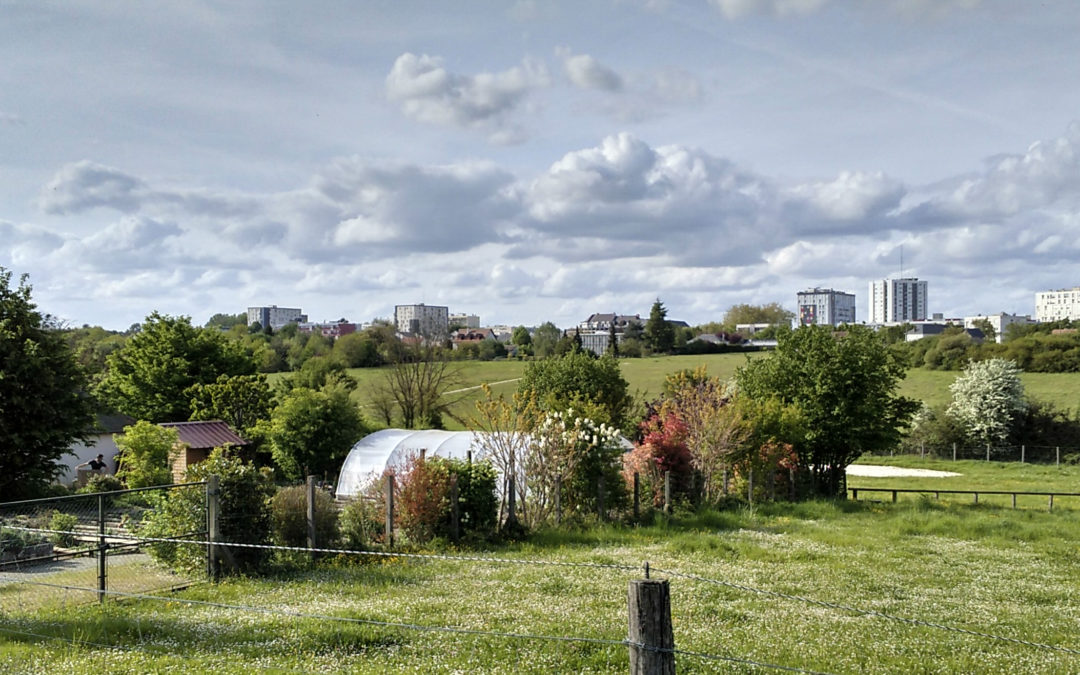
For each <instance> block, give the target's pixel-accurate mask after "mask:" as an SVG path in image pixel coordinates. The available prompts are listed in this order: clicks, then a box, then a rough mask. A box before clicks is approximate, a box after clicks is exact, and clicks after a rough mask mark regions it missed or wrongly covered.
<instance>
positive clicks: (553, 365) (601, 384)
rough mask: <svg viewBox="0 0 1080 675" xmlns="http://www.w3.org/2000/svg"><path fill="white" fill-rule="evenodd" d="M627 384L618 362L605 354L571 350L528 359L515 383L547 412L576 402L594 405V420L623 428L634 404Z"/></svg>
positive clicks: (524, 395)
mask: <svg viewBox="0 0 1080 675" xmlns="http://www.w3.org/2000/svg"><path fill="white" fill-rule="evenodd" d="M628 389H629V385H628V384H627V382H626V380H625V379H624V378H623V376H622V372H621V371H620V369H619V362H618V361H617V360H616V359H614V358H613V357H611V356H610V355H605V356H602V357H600V358H596V357H595V356H594V355H593V354H592V353H591V352H584V351H577V350H575V351H570V352H567V353H566V354H564V355H562V356H560V357H558V358H552V359H545V360H543V361H531V362H530V363H528V364H527V365H526V366H525V371H524V372H523V373H522V375H521V380H520V381H519V382H518V393H519V394H521V395H522V396H523V397H528V396H535V397H536V400H537V401H539V403H540V405H541V407H543V408H544V409H545V410H548V411H550V412H555V411H566V410H568V409H569V408H571V407H574V405H575V403H576V404H579V407H580V404H582V403H589V404H591V405H593V406H595V407H596V408H597V411H596V414H593V415H590V416H591V417H592V418H593V420H594V421H595V422H596V423H607V424H609V425H612V426H614V427H616V428H619V429H622V428H623V427H624V426H625V425H626V422H627V415H628V413H629V410H630V408H631V406H632V405H633V397H632V396H631V395H630V393H629V391H628Z"/></svg>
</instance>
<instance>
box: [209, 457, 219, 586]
mask: <svg viewBox="0 0 1080 675" xmlns="http://www.w3.org/2000/svg"><path fill="white" fill-rule="evenodd" d="M219 485H220V479H219V478H218V477H217V476H216V475H213V474H211V475H209V476H207V477H206V540H207V541H208V542H210V543H209V545H208V546H207V547H206V574H207V576H209V577H210V580H211V581H214V580H216V579H217V578H218V577H219V576H220V575H221V561H220V560H218V551H217V543H216V542H218V541H220V539H221V530H220V525H219V522H218V518H219V516H220V510H221V502H220V499H221V490H220V487H219Z"/></svg>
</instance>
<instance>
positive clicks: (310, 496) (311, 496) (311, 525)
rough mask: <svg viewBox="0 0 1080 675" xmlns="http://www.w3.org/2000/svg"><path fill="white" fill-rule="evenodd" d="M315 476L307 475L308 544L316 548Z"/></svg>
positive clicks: (309, 546)
mask: <svg viewBox="0 0 1080 675" xmlns="http://www.w3.org/2000/svg"><path fill="white" fill-rule="evenodd" d="M315 543H316V542H315V476H308V477H307V545H308V548H315Z"/></svg>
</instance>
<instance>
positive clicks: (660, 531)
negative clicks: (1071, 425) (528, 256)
mask: <svg viewBox="0 0 1080 675" xmlns="http://www.w3.org/2000/svg"><path fill="white" fill-rule="evenodd" d="M874 461H875V462H876V461H878V460H876V459H875V460H874ZM892 463H894V464H898V465H903V466H918V467H922V468H941V467H940V463H938V462H920V461H919V460H918V459H913V458H904V460H903V461H901V460H893V461H892ZM975 464H977V463H975ZM950 465H951V463H950ZM945 468H947V467H945ZM954 469H958V470H960V471H961V473H962V474H963V475H962V476H960V477H954V478H950V479H942V480H948V481H956V482H955V483H950V485H953V486H955V487H977V486H982V485H999V484H1007V485H1010V486H1013V487H1016V488H1019V487H1023V486H1041V485H1043V484H1044V482H1045V481H1047V480H1051V481H1053V482H1054V485H1059V486H1065V485H1070V484H1071V485H1076V484H1080V467H1062V468H1061V469H1059V470H1056V471H1054V472H1049V471H1047V467H1035V466H1031V465H1023V466H1021V465H1008V466H998V465H994V464H993V463H991V464H989V465H983V466H969V465H968V463H962V462H958V463H957V465H956V466H955V467H954ZM869 480H873V479H852V481H853V483H856V482H857V483H860V484H862V483H863V482H865V481H869ZM889 480H890V482H891V484H892V485H896V486H899V487H902V486H903V485H905V484H907V485H922V483H921V482H920V481H922V480H924V479H910V478H902V479H897V478H894V479H889ZM440 550H443V551H445V549H440ZM449 552H450V553H453V552H454V551H453V550H452V549H451V550H450V551H449ZM466 554H467V555H475V554H476V552H475V551H468V552H466ZM480 554H481V555H485V554H489V555H493V556H498V557H504V558H523V559H530V560H538V559H539V560H549V561H557V562H592V563H604V564H622V565H627V566H631V567H634V568H637V569H635V570H615V569H605V568H598V567H547V566H531V565H530V566H526V565H509V564H499V563H493V562H479V561H456V560H440V559H429V560H408V559H381V560H374V561H370V560H369V561H367V562H365V563H362V564H361V563H357V562H355V561H354V562H346V561H345V560H344V559H341V558H339V559H329V560H324V561H322V562H320V563H318V565H317V566H315V567H310V568H308V569H305V570H302V571H293V572H282V573H280V574H278V575H275V576H271V577H270V578H260V579H256V578H251V579H230V580H227V581H224V582H222V583H219V584H216V585H210V584H199V585H196V586H194V587H192V588H190V589H187V590H185V591H181V592H177V593H174V594H171V595H168V596H167V597H164V598H163V599H160V600H145V599H126V600H123V601H120V602H109V603H106V604H105V605H104V606H103V607H101V606H98V605H96V604H95V603H93V602H86V598H82V599H81V602H80V599H79V598H78V592H75V591H70V592H68V596H67V598H66V602H65V603H64V604H59V605H56V606H53V607H50V608H45V609H39V610H37V611H34V612H25V613H20V612H18V611H13V612H9V613H7V614H5V615H4V616H2V617H0V667H3V668H5V669H6V670H7V671H9V672H18V673H51V672H66V671H70V672H90V671H93V672H110V673H146V672H180V671H185V672H186V671H199V672H214V673H247V672H327V673H330V672H333V673H338V672H346V673H349V672H356V673H370V672H376V673H444V672H497V673H519V672H529V673H532V672H535V673H541V672H543V673H550V672H595V673H608V672H612V673H621V672H626V670H627V648H626V647H625V646H622V645H608V644H599V643H585V642H566V641H558V642H555V641H548V640H541V639H526V638H514V637H507V636H492V635H464V634H459V633H450V632H437V631H431V630H417V629H415V628H416V627H427V628H431V627H450V628H455V629H466V630H478V631H489V632H500V633H514V634H519V635H526V634H527V635H534V636H535V635H547V636H562V637H576V638H590V639H595V640H614V641H619V640H622V639H623V638H624V637H625V635H626V621H627V619H626V591H627V584H628V582H629V580H631V579H634V578H640V574H641V572H640V571H639V570H640V566H641V565H642V563H643V562H644V561H649V563H650V565H651V567H652V573H653V577H654V578H668V579H670V580H671V589H672V591H671V597H672V620H673V624H674V633H675V645H676V648H678V649H681V650H686V651H689V652H697V653H699V654H705V655H710V656H715V657H725V658H729V659H741V660H744V661H757V662H763V663H768V664H773V665H779V666H786V667H794V668H803V669H808V670H813V671H820V672H829V673H912V672H918V673H961V672H979V673H1054V672H1060V673H1071V672H1078V671H1080V655H1078V654H1073V653H1067V652H1063V651H1054V650H1052V649H1049V648H1047V647H1046V646H1031V645H1025V644H1020V643H1017V642H1009V641H1002V640H995V639H990V638H987V637H981V636H977V635H971V634H965V633H960V632H952V631H947V630H943V629H941V628H935V627H928V626H925V625H912V624H911V623H908V622H902V621H896V620H890V619H888V618H883V617H881V616H876V615H867V614H865V613H859V612H855V611H850V610H849V609H844V608H836V607H827V606H822V605H819V604H812V603H808V602H806V601H804V600H800V599H797V598H790V597H777V596H774V595H766V594H762V593H757V592H753V591H751V590H747V589H742V588H737V587H734V586H731V585H721V584H717V583H712V582H716V581H719V582H723V583H724V584H735V585H738V586H744V587H747V588H748V589H757V590H760V591H768V592H771V593H781V594H785V595H792V596H801V597H803V598H807V599H811V600H815V601H821V602H827V603H837V604H840V605H844V606H846V607H851V608H856V609H860V610H867V611H875V612H880V613H883V614H886V615H889V616H892V617H899V618H903V619H910V620H914V621H920V622H928V623H933V624H940V625H943V626H948V627H954V628H959V629H964V630H968V631H974V632H978V633H989V634H993V635H997V636H1002V637H1006V638H1011V639H1015V640H1022V641H1027V642H1034V643H1040V644H1042V645H1052V646H1057V647H1062V648H1065V649H1071V650H1080V638H1078V637H1077V636H1080V574H1078V573H1077V571H1078V566H1080V508H1062V509H1055V510H1054V511H1053V512H1047V511H1046V510H1045V508H1039V507H1031V508H1020V509H1017V510H1013V509H1011V508H1005V507H1001V506H996V505H991V504H985V503H983V504H979V505H972V504H970V503H961V502H948V501H942V502H936V501H934V500H933V499H932V498H931V499H925V498H923V499H911V500H902V501H900V502H899V503H897V504H892V503H887V502H879V501H859V502H850V501H848V502H806V503H800V504H786V503H777V504H768V505H763V506H758V507H754V508H749V507H745V506H744V507H741V508H735V509H732V510H728V511H722V512H713V511H710V512H702V513H679V514H676V515H675V516H674V517H673V518H671V519H670V520H667V519H665V518H663V517H656V518H654V520H653V521H652V522H651V523H648V524H643V525H640V526H636V527H634V526H625V525H623V526H619V525H602V526H600V525H596V526H593V527H589V528H585V527H575V528H567V529H563V530H559V531H543V532H538V533H535V534H533V535H532V536H530V537H529V538H528V539H527V540H525V541H522V542H516V543H505V544H500V545H491V546H489V547H485V548H483V550H482V551H481V552H480ZM680 574H684V575H685V574H689V575H694V576H697V577H702V578H703V579H705V580H701V579H692V578H687V577H685V576H680ZM707 580H711V581H707ZM190 601H194V602H198V603H206V602H208V603H217V604H220V605H243V606H249V607H256V608H259V609H261V610H266V612H262V611H255V610H247V611H244V610H237V609H230V608H226V607H220V606H214V605H207V604H196V605H191V604H187V603H188V602H190ZM330 617H350V618H353V619H361V620H373V621H380V622H386V623H394V624H404V625H405V626H376V625H365V624H360V623H349V622H344V621H336V620H333V619H332V618H330ZM406 626H412V627H406ZM10 631H20V632H22V633H23V634H24V635H19V634H16V633H12V632H10ZM26 633H30V634H33V635H25V634H26ZM34 636H46V637H44V638H43V637H34ZM49 637H51V638H55V639H53V640H50V639H48V638H49ZM73 639H74V640H75V641H77V642H80V643H82V644H78V645H73V644H72V640H73ZM114 645H115V646H116V648H115V649H114V648H112V646H114ZM676 661H677V665H678V671H679V672H680V673H711V672H725V673H726V672H735V673H754V672H769V671H768V670H767V669H759V668H755V667H753V666H750V665H747V664H745V663H738V662H732V661H723V660H715V659H708V658H705V657H703V656H700V655H699V656H692V655H685V654H684V655H678V656H677V657H676Z"/></svg>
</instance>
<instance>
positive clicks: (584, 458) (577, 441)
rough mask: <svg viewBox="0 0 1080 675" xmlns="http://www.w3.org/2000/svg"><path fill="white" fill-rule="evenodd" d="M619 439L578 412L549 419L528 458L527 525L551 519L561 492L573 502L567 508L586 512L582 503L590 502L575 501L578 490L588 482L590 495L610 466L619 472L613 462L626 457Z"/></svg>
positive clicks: (556, 414) (537, 433) (536, 435)
mask: <svg viewBox="0 0 1080 675" xmlns="http://www.w3.org/2000/svg"><path fill="white" fill-rule="evenodd" d="M619 439H620V436H619V431H618V430H617V429H615V428H614V427H612V426H610V425H608V424H604V423H601V424H597V423H596V422H594V421H593V420H591V419H589V418H588V417H584V416H581V415H577V414H575V413H574V410H573V408H571V409H569V410H567V411H566V412H553V413H548V414H547V415H545V416H544V417H543V418H542V419H541V421H540V423H539V424H538V425H537V427H536V430H535V431H534V433H533V442H532V444H531V445H530V446H529V449H528V452H527V453H526V455H525V462H524V464H525V490H524V493H525V498H526V503H527V506H526V508H525V513H526V524H527V525H529V526H530V527H533V526H535V525H538V524H540V523H544V522H547V521H549V520H550V519H551V518H552V516H553V514H554V512H555V499H556V497H555V496H556V494H557V493H558V491H559V490H560V488H561V489H562V490H563V493H564V496H566V497H568V499H567V500H565V501H564V502H563V506H564V507H566V508H570V509H573V508H577V509H579V510H580V508H583V507H584V506H585V505H584V504H581V503H577V502H582V501H587V500H583V499H581V497H582V495H575V492H581V491H582V488H583V486H578V485H575V484H576V483H578V482H584V484H585V486H587V487H584V490H586V491H587V490H589V487H591V486H590V485H589V483H591V480H589V478H591V477H595V476H596V475H599V474H600V473H603V468H604V466H605V465H610V466H611V467H616V466H617V464H616V463H615V461H614V460H615V459H617V458H618V457H619V456H621V454H622V447H621V445H620V443H619ZM590 469H591V470H590ZM586 476H588V477H589V478H586ZM579 479H585V480H584V481H582V480H579ZM575 488H577V490H575ZM575 496H577V497H578V499H576V500H575V499H574V497H575Z"/></svg>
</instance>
